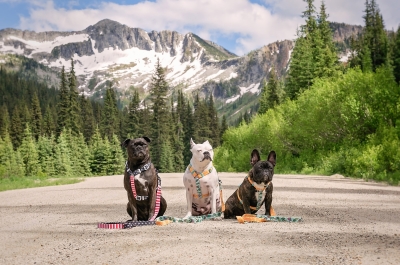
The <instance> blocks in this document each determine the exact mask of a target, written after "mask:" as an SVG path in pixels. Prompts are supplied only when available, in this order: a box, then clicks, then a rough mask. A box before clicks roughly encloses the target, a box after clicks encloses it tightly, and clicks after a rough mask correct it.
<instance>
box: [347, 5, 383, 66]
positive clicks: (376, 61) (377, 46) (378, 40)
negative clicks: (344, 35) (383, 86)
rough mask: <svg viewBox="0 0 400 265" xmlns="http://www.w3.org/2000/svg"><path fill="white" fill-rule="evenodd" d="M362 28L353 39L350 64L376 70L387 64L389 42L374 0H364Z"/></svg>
mask: <svg viewBox="0 0 400 265" xmlns="http://www.w3.org/2000/svg"><path fill="white" fill-rule="evenodd" d="M364 13H365V15H364V16H363V18H364V23H365V26H364V30H363V33H362V36H361V37H360V38H359V39H358V40H353V43H352V45H351V46H352V49H353V51H354V52H353V55H352V56H351V59H350V62H351V63H350V65H351V66H353V67H355V66H361V68H362V69H363V71H376V70H377V69H378V68H379V67H381V66H384V65H386V66H387V65H388V64H389V60H388V59H389V44H388V36H387V33H386V30H385V25H384V21H383V17H382V15H381V14H380V10H379V7H378V5H377V3H376V1H375V0H366V1H365V10H364Z"/></svg>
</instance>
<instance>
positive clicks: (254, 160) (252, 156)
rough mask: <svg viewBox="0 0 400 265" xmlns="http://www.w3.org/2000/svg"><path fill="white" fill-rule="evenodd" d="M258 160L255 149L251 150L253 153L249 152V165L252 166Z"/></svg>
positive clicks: (257, 153)
mask: <svg viewBox="0 0 400 265" xmlns="http://www.w3.org/2000/svg"><path fill="white" fill-rule="evenodd" d="M260 160H261V158H260V153H259V152H258V150H257V149H253V151H251V154H250V164H251V165H252V166H254V165H255V164H256V163H257V162H258V161H260Z"/></svg>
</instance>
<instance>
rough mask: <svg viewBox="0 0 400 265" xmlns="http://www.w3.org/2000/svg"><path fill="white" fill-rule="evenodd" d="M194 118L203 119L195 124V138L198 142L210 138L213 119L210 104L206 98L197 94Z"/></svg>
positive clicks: (196, 119) (195, 119)
mask: <svg viewBox="0 0 400 265" xmlns="http://www.w3.org/2000/svg"><path fill="white" fill-rule="evenodd" d="M193 105H194V113H193V120H194V121H201V123H200V122H197V123H195V124H194V127H193V138H194V140H195V141H197V142H204V141H207V140H210V135H211V129H210V128H211V125H210V124H211V120H210V114H209V108H208V104H207V103H206V102H205V100H200V98H199V95H198V94H197V95H196V97H195V102H194V104H193Z"/></svg>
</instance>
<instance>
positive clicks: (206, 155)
mask: <svg viewBox="0 0 400 265" xmlns="http://www.w3.org/2000/svg"><path fill="white" fill-rule="evenodd" d="M203 155H204V157H203V159H202V160H201V161H200V162H203V161H204V160H206V159H208V160H210V161H212V158H211V155H210V153H209V152H204V153H203Z"/></svg>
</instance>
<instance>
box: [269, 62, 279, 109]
mask: <svg viewBox="0 0 400 265" xmlns="http://www.w3.org/2000/svg"><path fill="white" fill-rule="evenodd" d="M278 89H279V87H278V79H277V77H276V73H275V68H272V69H271V71H270V76H269V79H268V84H267V94H268V97H267V100H268V106H269V108H274V107H275V106H277V105H279V95H278Z"/></svg>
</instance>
